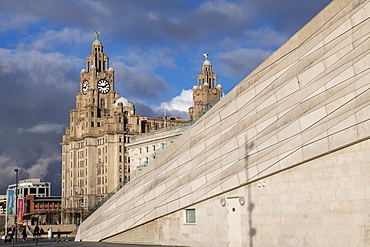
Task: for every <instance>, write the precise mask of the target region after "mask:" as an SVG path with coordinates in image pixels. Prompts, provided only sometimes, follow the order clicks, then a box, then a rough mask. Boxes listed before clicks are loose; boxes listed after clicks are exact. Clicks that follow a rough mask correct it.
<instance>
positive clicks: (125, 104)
mask: <svg viewBox="0 0 370 247" xmlns="http://www.w3.org/2000/svg"><path fill="white" fill-rule="evenodd" d="M119 103H122V105H123V106H126V107H127V106H129V102H128V100H127V99H126V98H123V97H121V98H119V99H118V100H117V101H116V103H114V106H115V107H117V106H118V104H119Z"/></svg>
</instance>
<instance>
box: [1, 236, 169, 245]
mask: <svg viewBox="0 0 370 247" xmlns="http://www.w3.org/2000/svg"><path fill="white" fill-rule="evenodd" d="M0 246H8V247H9V246H22V247H25V246H36V242H35V241H33V240H32V238H28V239H27V241H25V242H23V241H22V240H21V239H18V240H17V242H14V245H12V243H4V242H3V241H1V242H0ZM37 246H56V247H59V246H80V247H90V246H96V247H98V246H99V247H100V246H101V247H114V246H117V247H140V246H145V247H158V245H139V244H117V243H102V242H75V241H74V238H61V241H60V242H59V243H57V242H56V239H55V238H51V239H49V238H40V240H39V241H38V243H37ZM160 246H161V247H170V246H165V245H160ZM172 247H173V246H172Z"/></svg>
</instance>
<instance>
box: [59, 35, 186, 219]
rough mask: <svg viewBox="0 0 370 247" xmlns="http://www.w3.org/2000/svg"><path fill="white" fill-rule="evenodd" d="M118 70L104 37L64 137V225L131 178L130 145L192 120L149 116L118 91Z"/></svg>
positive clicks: (96, 47) (93, 54)
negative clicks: (143, 136)
mask: <svg viewBox="0 0 370 247" xmlns="http://www.w3.org/2000/svg"><path fill="white" fill-rule="evenodd" d="M114 83H115V78H114V70H113V69H112V68H110V67H109V58H108V56H107V55H106V54H104V53H103V45H102V43H101V42H100V41H99V39H98V37H97V39H96V40H95V41H94V42H93V44H92V52H91V54H90V55H89V56H88V57H87V58H86V69H83V70H81V72H80V92H79V93H77V95H76V109H73V110H71V111H70V126H69V127H67V128H66V132H65V134H64V135H63V137H62V143H61V146H62V221H63V223H65V224H68V223H74V224H78V223H80V221H81V218H82V216H83V215H84V214H85V213H87V212H88V211H89V210H90V209H92V208H93V207H94V205H95V204H96V203H97V202H99V201H100V200H102V198H104V197H105V196H106V195H107V193H109V192H110V191H112V190H113V189H114V188H116V187H117V186H118V185H119V184H120V183H121V182H123V181H124V180H125V179H127V178H128V175H129V174H130V159H129V157H128V155H127V152H126V148H125V146H124V145H125V143H129V142H130V137H132V136H134V135H138V134H141V133H145V132H149V131H153V130H157V129H161V128H164V127H169V126H174V125H182V124H184V123H186V122H187V121H186V120H181V119H177V118H174V117H171V118H166V117H163V118H149V117H142V116H141V115H137V114H135V108H134V105H133V104H132V103H129V102H128V100H127V99H125V98H119V94H118V93H117V92H115V91H114Z"/></svg>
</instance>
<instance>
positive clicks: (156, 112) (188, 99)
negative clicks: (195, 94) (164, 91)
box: [130, 89, 192, 119]
mask: <svg viewBox="0 0 370 247" xmlns="http://www.w3.org/2000/svg"><path fill="white" fill-rule="evenodd" d="M130 101H131V102H132V103H133V104H134V105H135V109H136V114H139V115H142V116H145V117H163V116H164V115H166V116H168V117H171V116H174V117H178V118H181V119H188V118H189V107H190V106H192V90H191V89H189V90H182V91H181V93H180V95H177V96H175V97H173V98H172V99H170V100H169V101H166V102H162V103H160V105H159V106H158V105H151V104H148V103H146V102H145V101H143V100H141V99H138V98H133V99H131V100H130ZM164 109H166V110H164Z"/></svg>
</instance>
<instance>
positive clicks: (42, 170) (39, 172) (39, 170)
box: [23, 155, 61, 179]
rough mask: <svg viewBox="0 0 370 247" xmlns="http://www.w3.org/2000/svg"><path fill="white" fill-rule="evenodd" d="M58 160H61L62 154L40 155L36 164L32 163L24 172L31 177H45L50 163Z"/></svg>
mask: <svg viewBox="0 0 370 247" xmlns="http://www.w3.org/2000/svg"><path fill="white" fill-rule="evenodd" d="M56 161H58V162H59V161H61V156H60V155H53V156H43V157H40V158H39V159H38V160H37V161H36V163H35V164H32V165H30V166H29V167H28V168H26V169H24V170H23V173H24V174H26V175H27V176H28V177H29V178H40V179H43V178H45V176H46V175H47V174H48V170H49V167H50V165H51V164H52V163H53V162H56Z"/></svg>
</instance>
